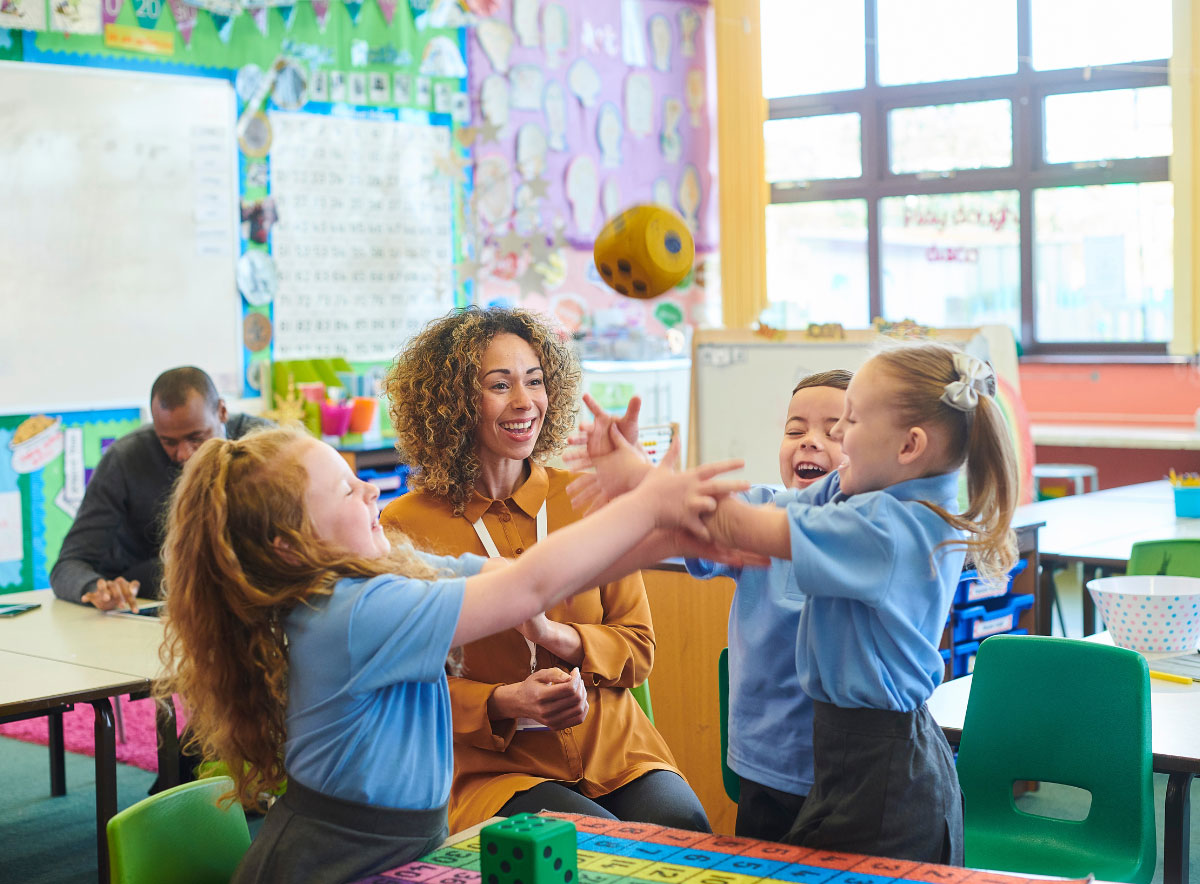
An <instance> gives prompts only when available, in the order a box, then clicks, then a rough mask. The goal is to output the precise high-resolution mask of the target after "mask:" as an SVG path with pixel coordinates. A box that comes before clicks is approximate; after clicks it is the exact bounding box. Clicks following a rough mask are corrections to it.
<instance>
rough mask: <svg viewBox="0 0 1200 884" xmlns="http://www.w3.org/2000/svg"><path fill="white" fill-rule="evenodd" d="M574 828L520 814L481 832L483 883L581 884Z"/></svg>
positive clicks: (549, 818)
mask: <svg viewBox="0 0 1200 884" xmlns="http://www.w3.org/2000/svg"><path fill="white" fill-rule="evenodd" d="M576 844H577V842H576V840H575V826H574V824H573V823H569V822H567V821H566V820H560V819H554V818H553V817H547V816H538V815H537V814H532V813H519V814H517V815H516V816H511V817H509V818H508V819H506V820H504V821H503V822H499V823H492V824H491V825H490V826H484V828H483V830H482V831H481V832H480V833H479V862H480V867H479V873H480V877H481V879H482V881H481V884H579V858H578V852H577V849H576Z"/></svg>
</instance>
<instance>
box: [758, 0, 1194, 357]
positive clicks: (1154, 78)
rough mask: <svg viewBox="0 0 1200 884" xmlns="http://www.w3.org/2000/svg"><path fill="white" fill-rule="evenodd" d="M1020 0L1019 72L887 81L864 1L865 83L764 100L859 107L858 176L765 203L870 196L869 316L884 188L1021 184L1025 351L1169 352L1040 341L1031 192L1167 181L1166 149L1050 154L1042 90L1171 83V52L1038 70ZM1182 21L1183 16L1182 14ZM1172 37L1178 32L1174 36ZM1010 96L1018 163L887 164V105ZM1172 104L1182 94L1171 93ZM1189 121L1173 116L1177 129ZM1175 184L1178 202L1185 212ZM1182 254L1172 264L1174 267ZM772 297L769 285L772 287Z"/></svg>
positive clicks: (877, 275) (788, 188)
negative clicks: (1153, 153) (1072, 156)
mask: <svg viewBox="0 0 1200 884" xmlns="http://www.w3.org/2000/svg"><path fill="white" fill-rule="evenodd" d="M1013 2H1015V3H1016V4H1017V56H1018V63H1017V71H1016V73H1013V74H1004V75H1000V76H992V77H977V78H972V79H965V80H946V81H941V82H936V83H913V84H903V85H894V86H881V85H879V84H878V82H877V71H878V60H877V57H876V50H875V47H876V46H877V45H878V42H877V39H876V38H877V32H876V28H877V22H878V17H877V14H876V13H877V3H876V0H863V4H864V23H865V28H864V35H863V37H864V40H865V41H866V46H867V52H866V53H865V56H866V62H865V63H866V80H865V82H866V86H865V87H864V88H863V89H856V90H848V91H843V92H829V93H821V94H816V95H802V96H791V97H785V98H772V99H768V100H767V115H766V116H767V119H768V120H781V119H790V118H796V117H811V116H823V115H826V114H835V113H857V114H859V120H860V131H861V150H862V157H861V160H862V171H863V173H862V176H861V177H860V178H845V179H830V180H813V181H805V182H788V183H776V184H770V183H769V196H768V200H767V201H768V203H770V204H774V203H793V202H813V201H826V200H842V199H864V200H866V203H867V262H868V268H867V280H868V309H869V315H871V316H882V315H883V296H882V275H881V255H880V217H879V201H880V200H881V199H882V198H884V197H892V196H905V195H909V194H917V195H925V194H943V193H966V192H976V191H992V190H1008V191H1016V192H1017V193H1018V200H1019V202H1018V205H1019V211H1020V216H1021V230H1020V262H1021V273H1020V279H1021V283H1020V285H1021V292H1020V310H1021V321H1020V322H1021V324H1020V330H1019V337H1018V340H1019V341H1020V344H1021V348H1022V350H1023V352H1024V354H1025V355H1028V356H1087V355H1103V356H1105V357H1106V358H1108V357H1113V356H1118V357H1120V356H1126V357H1131V358H1134V359H1138V358H1141V359H1144V358H1148V357H1150V358H1153V357H1164V358H1165V357H1166V356H1167V352H1168V346H1169V345H1170V343H1171V342H1170V341H1166V342H1151V343H1146V342H1118V341H1091V342H1043V341H1039V340H1038V339H1037V337H1036V335H1035V331H1034V330H1035V328H1036V316H1035V314H1036V304H1035V299H1034V293H1033V288H1034V275H1033V255H1034V243H1035V230H1034V224H1035V218H1034V213H1033V193H1034V191H1035V190H1040V189H1043V188H1051V187H1070V186H1084V185H1097V184H1140V183H1148V182H1157V181H1171V180H1172V178H1171V174H1170V168H1169V166H1170V160H1171V158H1170V157H1144V158H1130V159H1114V160H1104V161H1095V162H1083V163H1046V162H1045V161H1044V160H1043V153H1044V152H1043V151H1040V150H1036V151H1035V150H1034V145H1040V144H1044V122H1043V120H1044V108H1045V105H1044V99H1045V97H1046V96H1047V95H1052V94H1062V93H1079V92H1094V91H1107V90H1112V89H1131V88H1140V87H1147V86H1164V85H1165V86H1172V87H1173V88H1174V84H1172V83H1171V82H1170V76H1169V70H1168V69H1169V64H1170V59H1148V60H1142V61H1137V62H1131V63H1126V64H1115V65H1104V66H1097V67H1085V68H1067V69H1057V70H1047V71H1038V70H1034V68H1033V66H1032V62H1031V61H1030V58H1031V55H1032V46H1033V32H1032V9H1031V0H1013ZM1176 27H1178V22H1177V23H1176ZM1175 42H1176V45H1178V41H1177V40H1176V41H1175ZM993 99H1008V100H1009V101H1010V102H1011V107H1012V133H1013V150H1012V158H1013V159H1012V165H1011V166H1008V167H1003V168H989V169H965V170H958V171H954V172H934V173H906V174H894V173H892V172H891V171H890V169H889V162H888V151H889V137H888V129H887V124H888V112H889V111H891V110H894V109H896V108H905V107H923V106H927V105H931V104H955V103H961V102H971V101H981V100H993ZM1172 104H1173V106H1174V107H1178V103H1177V102H1175V101H1174V98H1173V99H1172ZM1182 122H1183V121H1180V120H1178V119H1175V120H1173V121H1172V128H1173V129H1174V128H1176V127H1178V126H1179V125H1180V124H1181V123H1182ZM1178 187H1179V184H1178V183H1176V194H1175V196H1176V200H1175V202H1176V211H1177V212H1178V211H1179V193H1178ZM1177 266H1178V263H1176V268H1177ZM1173 288H1174V297H1175V301H1176V309H1177V308H1178V303H1179V299H1180V298H1181V297H1187V295H1186V293H1182V292H1181V291H1180V286H1179V279H1178V272H1177V270H1176V281H1175V284H1174V286H1173ZM768 296H769V293H768Z"/></svg>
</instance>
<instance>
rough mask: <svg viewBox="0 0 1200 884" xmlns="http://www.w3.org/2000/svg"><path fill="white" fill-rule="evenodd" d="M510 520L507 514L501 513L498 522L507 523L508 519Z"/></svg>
mask: <svg viewBox="0 0 1200 884" xmlns="http://www.w3.org/2000/svg"><path fill="white" fill-rule="evenodd" d="M511 518H512V516H510V515H509V514H508V513H501V514H500V521H501V522H507V521H508V520H509V519H511Z"/></svg>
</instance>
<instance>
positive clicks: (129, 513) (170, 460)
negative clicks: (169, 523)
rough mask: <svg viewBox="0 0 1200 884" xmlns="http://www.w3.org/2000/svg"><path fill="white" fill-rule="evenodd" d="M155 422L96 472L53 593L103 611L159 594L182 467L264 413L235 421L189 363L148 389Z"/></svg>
mask: <svg viewBox="0 0 1200 884" xmlns="http://www.w3.org/2000/svg"><path fill="white" fill-rule="evenodd" d="M150 417H151V420H152V423H151V424H149V425H147V426H144V427H141V428H139V429H137V430H134V431H133V432H132V433H129V434H128V435H126V436H123V437H121V438H120V439H118V440H117V441H116V442H114V443H113V444H112V445H111V446H110V447H109V449H108V451H106V452H105V453H104V456H103V457H102V458H100V463H99V464H98V465H97V466H96V469H95V471H94V472H93V473H92V478H91V480H90V481H89V482H88V485H87V489H86V490H85V492H84V495H83V502H82V503H81V504H80V506H79V512H78V514H77V515H76V516H75V521H74V523H73V524H72V525H71V529H70V530H69V531H68V532H67V536H66V538H65V539H64V540H63V545H62V550H61V551H60V552H59V555H58V561H57V562H55V564H54V568H53V570H52V571H51V572H50V585H51V587H53V589H54V594H55V595H56V596H58V597H59V598H61V599H66V600H67V601H71V602H81V603H84V604H91V605H94V606H95V607H97V608H99V609H100V610H103V611H107V610H111V609H113V608H121V607H128V608H130V609H132V610H134V611H136V610H137V598H138V596H139V595H140V596H141V597H142V598H158V597H159V596H160V595H161V592H160V586H159V581H160V580H161V577H162V564H161V562H160V560H159V551H160V549H161V547H162V537H163V530H164V527H165V524H164V523H165V520H166V511H167V503H168V501H169V500H170V497H171V490H172V488H173V487H174V485H175V480H176V479H177V478H178V477H179V472H180V469H181V468H182V467H183V464H184V463H186V462H187V459H188V458H189V457H191V456H192V454H193V452H195V451H196V449H197V448H199V447H200V445H201V444H202V443H203V442H205V441H206V440H208V439H212V438H229V439H237V438H240V437H241V436H243V435H245V434H246V433H248V432H249V431H250V430H252V429H255V428H256V427H261V426H269V422H268V421H265V420H263V419H261V418H256V417H250V416H248V415H244V414H237V415H234V416H233V417H232V418H230V417H229V416H228V415H227V413H226V409H225V402H224V400H222V399H221V397H220V396H219V395H218V394H217V388H216V386H214V385H213V382H212V379H211V378H210V377H209V376H208V375H207V374H205V373H204V372H203V371H201V370H200V369H198V368H194V367H192V366H184V367H182V368H172V369H170V370H168V371H165V372H163V373H162V374H161V375H159V376H158V379H157V380H155V382H154V385H153V386H152V387H151V388H150Z"/></svg>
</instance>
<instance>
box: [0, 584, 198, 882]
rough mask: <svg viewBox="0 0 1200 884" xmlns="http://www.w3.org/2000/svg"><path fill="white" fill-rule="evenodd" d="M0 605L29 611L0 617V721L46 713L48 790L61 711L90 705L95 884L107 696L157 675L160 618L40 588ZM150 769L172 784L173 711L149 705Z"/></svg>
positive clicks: (103, 839) (105, 793)
mask: <svg viewBox="0 0 1200 884" xmlns="http://www.w3.org/2000/svg"><path fill="white" fill-rule="evenodd" d="M3 601H4V602H5V603H30V602H32V603H35V604H39V605H41V607H40V608H37V609H36V610H33V611H29V612H27V613H25V614H20V615H19V616H16V617H6V618H0V685H3V687H2V688H0V721H16V720H19V719H23V718H31V717H34V716H38V715H46V716H48V717H49V718H50V783H51V794H55V795H61V794H63V793H64V792H65V780H64V776H63V757H62V752H63V745H62V713H63V711H64V710H65V709H67V708H69V707H70V706H71V704H73V703H84V702H86V703H90V704H91V705H92V706H93V708H95V710H96V729H95V740H96V848H97V854H98V857H99V869H98V875H99V880H100V882H101V884H105V882H107V881H108V840H107V835H106V831H105V830H106V827H107V825H108V821H109V819H111V818H112V816H113V815H114V814H115V813H116V812H117V773H116V740H115V729H114V721H113V711H112V703H111V698H112V697H116V696H120V695H123V694H129V695H131V696H134V697H137V698H144V697H148V696H149V692H150V687H151V682H152V681H153V680H154V679H155V678H156V677H158V676H159V674H161V672H162V666H161V663H160V662H159V656H158V652H159V647H160V645H161V644H162V623H161V622H160V621H159V620H158V619H157V618H153V617H145V618H142V617H137V618H135V617H120V616H114V615H110V614H103V613H101V612H100V611H97V610H96V609H95V608H92V607H91V606H88V605H76V604H72V603H71V602H64V601H61V600H60V599H57V598H55V596H54V593H53V592H52V591H50V590H48V589H43V590H36V591H34V592H20V593H11V594H8V595H5V596H4V597H3ZM155 718H156V721H157V728H158V738H159V739H158V744H159V748H158V769H159V773H160V774H162V776H163V781H164V784H165V785H168V786H170V785H175V784H176V783H178V782H179V738H178V735H177V734H176V724H175V710H174V709H173V708H164V707H163V706H162V705H161V704H160V705H158V706H157V707H156V712H155Z"/></svg>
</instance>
